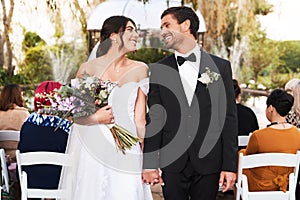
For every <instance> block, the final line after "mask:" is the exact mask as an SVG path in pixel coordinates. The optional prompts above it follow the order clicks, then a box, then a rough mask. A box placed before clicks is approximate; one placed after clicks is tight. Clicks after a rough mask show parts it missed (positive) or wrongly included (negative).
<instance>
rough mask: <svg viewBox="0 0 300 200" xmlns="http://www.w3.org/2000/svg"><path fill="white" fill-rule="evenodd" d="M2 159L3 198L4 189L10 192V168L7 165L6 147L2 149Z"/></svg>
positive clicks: (0, 188)
mask: <svg viewBox="0 0 300 200" xmlns="http://www.w3.org/2000/svg"><path fill="white" fill-rule="evenodd" d="M0 159H1V174H2V177H1V185H0V199H1V192H2V190H4V191H5V192H7V193H9V175H8V169H7V165H6V159H5V151H4V149H0Z"/></svg>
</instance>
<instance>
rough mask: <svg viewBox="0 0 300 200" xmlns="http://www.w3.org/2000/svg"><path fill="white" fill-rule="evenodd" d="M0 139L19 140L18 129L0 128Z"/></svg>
mask: <svg viewBox="0 0 300 200" xmlns="http://www.w3.org/2000/svg"><path fill="white" fill-rule="evenodd" d="M0 141H18V142H19V141H20V131H15V130H0Z"/></svg>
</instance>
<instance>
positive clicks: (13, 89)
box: [0, 84, 30, 131]
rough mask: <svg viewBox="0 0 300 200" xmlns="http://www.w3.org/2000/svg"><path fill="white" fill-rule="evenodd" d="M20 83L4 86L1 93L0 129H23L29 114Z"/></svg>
mask: <svg viewBox="0 0 300 200" xmlns="http://www.w3.org/2000/svg"><path fill="white" fill-rule="evenodd" d="M29 114H30V113H29V112H28V110H27V109H26V108H25V101H24V98H23V95H22V90H21V87H20V86H19V85H16V84H9V85H6V86H4V88H3V90H2V91H1V95H0V130H17V131H19V130H21V126H22V124H23V123H24V121H25V120H26V119H27V117H28V116H29Z"/></svg>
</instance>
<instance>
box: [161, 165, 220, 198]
mask: <svg viewBox="0 0 300 200" xmlns="http://www.w3.org/2000/svg"><path fill="white" fill-rule="evenodd" d="M219 177H220V173H216V174H209V175H200V174H199V173H197V172H196V171H195V170H194V168H193V166H192V163H191V162H190V161H188V163H187V165H186V167H185V168H184V169H183V171H182V172H179V173H172V172H165V171H163V173H162V178H163V180H164V184H165V185H164V186H163V187H162V189H163V194H164V198H165V200H216V195H217V192H218V189H219Z"/></svg>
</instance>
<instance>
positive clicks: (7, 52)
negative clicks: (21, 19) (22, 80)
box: [1, 0, 14, 77]
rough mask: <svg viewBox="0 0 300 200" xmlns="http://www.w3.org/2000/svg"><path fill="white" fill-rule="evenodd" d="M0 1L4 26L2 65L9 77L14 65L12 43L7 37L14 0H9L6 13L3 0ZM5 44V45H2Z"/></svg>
mask: <svg viewBox="0 0 300 200" xmlns="http://www.w3.org/2000/svg"><path fill="white" fill-rule="evenodd" d="M1 3H2V10H3V26H4V31H3V40H4V41H3V47H5V49H3V50H4V51H3V52H4V66H5V67H6V68H7V75H8V76H9V77H11V76H12V75H13V72H14V67H13V65H12V58H13V55H12V45H11V42H10V38H9V31H10V28H11V20H12V16H13V10H14V0H10V6H9V11H8V15H7V10H6V9H7V7H6V5H5V0H1ZM4 44H5V45H4Z"/></svg>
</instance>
